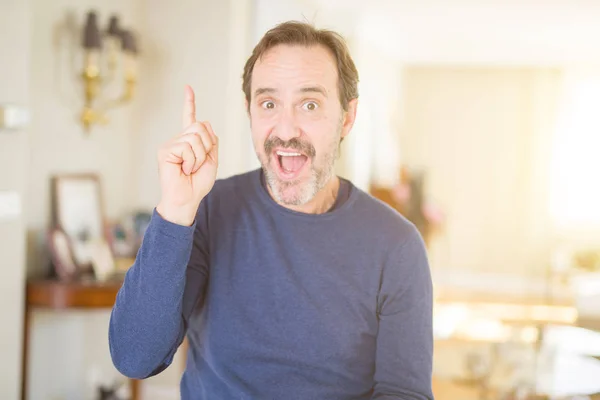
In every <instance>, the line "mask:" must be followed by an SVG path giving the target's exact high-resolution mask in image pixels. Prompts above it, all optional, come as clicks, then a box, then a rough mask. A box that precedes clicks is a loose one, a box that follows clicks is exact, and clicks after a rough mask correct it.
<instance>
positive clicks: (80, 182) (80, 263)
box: [52, 174, 106, 274]
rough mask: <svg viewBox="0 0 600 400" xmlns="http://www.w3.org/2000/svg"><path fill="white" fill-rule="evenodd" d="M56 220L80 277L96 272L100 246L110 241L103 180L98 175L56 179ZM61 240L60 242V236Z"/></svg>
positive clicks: (54, 194) (57, 176)
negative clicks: (105, 214)
mask: <svg viewBox="0 0 600 400" xmlns="http://www.w3.org/2000/svg"><path fill="white" fill-rule="evenodd" d="M52 220H53V227H54V228H55V229H57V230H59V232H63V233H64V235H66V237H67V238H68V241H69V243H70V249H71V252H72V258H73V261H74V262H75V264H76V265H77V269H78V273H79V274H85V273H86V272H92V271H93V266H94V255H95V253H97V252H96V251H95V250H96V249H97V243H98V242H102V241H106V236H105V216H104V210H103V203H102V189H101V185H100V178H99V177H98V176H97V175H95V174H68V175H56V176H53V177H52ZM56 237H57V232H54V236H53V238H54V239H56ZM58 238H59V242H60V241H61V239H60V234H58ZM57 268H58V269H60V268H61V267H58V266H57ZM57 272H58V271H57Z"/></svg>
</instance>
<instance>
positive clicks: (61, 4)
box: [26, 0, 144, 399]
mask: <svg viewBox="0 0 600 400" xmlns="http://www.w3.org/2000/svg"><path fill="white" fill-rule="evenodd" d="M143 4H144V3H143V1H142V0H127V1H117V0H109V1H103V2H100V3H99V2H97V1H92V0H83V1H81V0H77V1H75V0H58V1H52V2H48V1H45V0H32V1H31V12H32V25H31V63H30V65H29V72H30V80H31V91H30V95H31V107H32V112H33V117H34V118H33V121H32V126H31V140H30V146H29V152H30V158H29V160H30V167H29V175H28V181H29V189H28V190H29V193H31V196H29V198H28V202H27V203H26V210H27V221H26V222H27V229H28V236H29V252H28V258H29V259H28V264H29V265H28V275H30V276H40V275H42V274H44V273H46V272H47V268H48V261H47V260H48V258H47V257H48V255H47V252H46V250H45V247H44V244H43V232H44V230H45V229H46V228H47V227H48V226H49V223H50V221H49V217H50V204H51V203H50V195H49V194H50V186H49V183H50V181H49V179H50V176H51V175H53V174H60V173H73V172H76V173H78V172H92V173H97V174H98V175H99V176H100V178H101V179H102V184H103V189H104V206H105V211H106V215H107V217H109V218H111V219H112V218H118V217H120V216H121V215H123V214H124V213H125V212H127V211H130V210H131V209H132V208H134V207H135V206H136V204H135V196H134V194H135V189H136V185H135V180H134V168H135V166H136V163H135V160H134V158H133V157H132V155H133V153H134V145H135V131H136V130H137V119H136V118H135V113H136V107H135V105H134V106H127V107H124V108H121V109H117V110H115V112H113V113H111V114H110V115H109V118H110V124H108V125H107V126H105V127H95V128H94V129H93V130H92V131H91V133H90V134H89V135H86V134H85V133H84V131H83V129H82V127H81V125H80V124H79V123H78V120H77V117H78V112H79V111H80V107H81V98H82V93H81V92H80V91H81V87H80V86H79V74H80V69H79V67H78V66H79V65H80V64H78V62H80V61H81V59H80V58H79V57H80V53H79V51H78V46H79V43H80V41H81V37H80V35H79V34H77V33H76V34H75V35H73V33H72V29H73V28H75V29H79V28H80V27H81V24H82V23H83V22H84V18H85V13H86V12H87V11H88V10H90V9H94V10H96V11H97V12H98V16H99V23H100V26H101V28H104V27H105V26H106V23H107V21H108V18H109V16H110V14H111V13H113V12H115V13H118V14H119V15H120V17H121V19H122V23H123V25H125V26H130V27H133V28H135V29H137V30H139V29H140V27H142V26H143ZM73 23H75V25H73ZM73 50H75V52H74V51H73ZM108 315H109V314H108V311H100V312H98V313H94V314H93V315H90V314H84V313H78V312H71V313H60V314H57V313H51V312H35V313H34V314H33V317H32V330H33V334H32V337H31V341H30V346H31V347H30V358H29V385H28V388H29V389H28V390H29V398H31V399H42V398H53V397H56V398H59V397H60V396H63V397H64V398H70V399H71V398H72V399H87V398H91V397H89V393H90V392H86V389H88V390H89V388H91V387H92V386H93V385H94V383H95V382H94V378H93V371H94V370H98V371H99V372H100V373H101V374H104V375H108V376H110V374H114V373H115V371H114V368H113V367H112V365H111V363H110V359H109V357H108V344H107V337H106V335H107V331H106V326H107V323H108ZM99 354H101V355H103V356H98V355H99ZM57 360H61V361H62V362H61V367H60V368H56V365H57V364H56V363H57ZM73 383H75V384H73Z"/></svg>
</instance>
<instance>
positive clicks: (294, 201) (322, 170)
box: [259, 130, 341, 206]
mask: <svg viewBox="0 0 600 400" xmlns="http://www.w3.org/2000/svg"><path fill="white" fill-rule="evenodd" d="M340 131H341V130H340ZM340 133H341V132H340ZM338 143H339V139H338V140H337V141H334V142H333V146H332V148H330V149H329V151H327V153H326V154H325V155H324V157H323V162H322V165H321V166H319V165H315V164H314V163H312V162H314V159H315V158H316V157H314V158H313V159H312V160H311V166H310V168H311V170H310V178H309V180H308V182H306V183H304V184H302V183H301V182H300V181H293V182H281V181H280V180H279V179H278V178H277V173H276V172H275V171H274V170H273V169H272V168H271V162H277V161H276V160H273V159H270V158H268V157H269V156H267V159H266V160H265V159H264V158H263V157H260V156H259V160H260V163H261V166H262V170H263V172H264V174H265V181H266V182H267V185H269V188H270V189H271V193H272V195H273V197H274V198H275V201H277V202H278V203H279V204H283V205H287V206H301V205H304V204H306V203H308V202H309V201H311V200H312V199H313V198H314V197H315V196H316V195H317V193H319V191H320V190H321V189H323V188H324V187H325V186H326V185H327V183H328V182H329V180H330V179H331V178H332V177H333V175H334V173H335V160H336V159H337V157H338V154H339V144H338ZM301 185H302V186H301ZM293 187H297V188H298V190H297V191H296V193H295V194H294V195H293V196H292V197H290V196H286V195H285V192H286V191H287V190H288V189H291V188H293Z"/></svg>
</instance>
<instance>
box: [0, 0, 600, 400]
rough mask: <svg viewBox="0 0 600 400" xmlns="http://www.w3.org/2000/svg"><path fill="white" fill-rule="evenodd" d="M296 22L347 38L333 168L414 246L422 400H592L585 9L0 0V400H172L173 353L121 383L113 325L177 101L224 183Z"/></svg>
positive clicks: (598, 250) (595, 67) (593, 34)
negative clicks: (348, 106) (273, 58)
mask: <svg viewBox="0 0 600 400" xmlns="http://www.w3.org/2000/svg"><path fill="white" fill-rule="evenodd" d="M288 20H299V21H304V22H308V23H310V24H313V25H314V26H315V27H317V28H325V29H331V30H334V31H336V32H339V33H340V34H341V35H342V36H343V37H344V38H345V40H346V43H347V45H348V48H349V50H350V54H351V56H352V58H353V59H354V62H355V64H356V67H357V70H358V74H359V83H358V92H359V97H358V105H357V114H356V120H355V122H354V126H353V128H352V130H351V133H350V134H349V135H348V136H347V137H345V138H344V141H343V143H341V145H340V153H339V159H338V160H337V162H336V164H335V168H336V169H335V172H336V174H337V175H338V176H339V177H342V178H344V179H345V180H349V181H351V182H352V184H353V185H354V186H355V187H356V188H357V189H358V190H361V191H364V192H366V193H368V194H369V195H370V196H372V197H374V198H376V199H378V201H380V202H383V203H385V204H386V207H390V208H392V209H394V210H395V211H396V212H398V213H400V214H401V215H402V216H403V217H404V218H406V220H408V221H410V222H411V223H412V224H414V226H415V227H416V229H417V230H418V232H419V233H420V235H421V237H422V239H423V243H424V245H425V248H426V252H427V257H428V261H429V268H430V272H431V278H432V282H433V322H432V324H433V339H434V350H433V377H432V382H431V385H432V388H433V389H432V390H433V393H434V395H435V399H437V400H471V399H472V400H484V399H487V400H492V399H493V400H501V399H502V400H517V399H519V400H533V399H537V400H541V399H547V400H550V399H565V400H566V399H570V400H575V399H580V400H581V399H600V379H598V376H600V207H599V206H598V205H599V204H600V186H599V183H598V182H599V181H600V180H599V179H598V177H599V176H600V153H599V149H600V113H599V112H598V107H599V105H600V24H598V21H600V2H594V1H585V0H576V1H565V0H550V1H545V2H539V1H536V0H524V1H519V2H513V1H501V0H482V1H474V0H450V1H447V0H446V1H443V0H425V1H418V2H417V1H410V0H396V1H384V0H372V1H368V2H367V1H359V0H344V1H342V0H280V1H275V0H224V1H207V0H195V1H190V0H172V1H169V2H164V1H158V0H119V1H117V0H104V1H94V0H77V1H76V0H55V1H51V2H50V1H46V0H0V27H1V28H0V54H1V62H0V255H1V256H2V258H1V260H0V316H1V320H0V325H1V326H2V328H1V329H0V354H2V359H3V362H2V364H1V365H0V369H1V370H2V373H1V374H0V398H1V399H6V400H10V399H23V400H96V399H106V400H108V399H112V400H125V399H130V400H170V399H179V398H180V396H181V395H180V382H181V379H182V374H183V373H184V370H185V368H186V362H189V358H188V357H187V354H186V352H187V350H188V346H189V343H188V341H187V340H184V342H183V344H182V345H181V346H180V347H179V350H178V351H177V353H176V354H175V358H174V360H173V362H172V364H171V365H170V366H169V367H168V368H167V369H166V370H164V371H163V372H161V373H160V374H157V375H154V376H152V377H149V378H146V379H129V378H127V377H125V376H124V375H122V374H121V373H119V371H118V370H117V369H116V368H115V366H114V365H113V362H112V360H111V354H110V349H109V341H108V331H109V323H110V318H111V309H112V307H113V304H114V302H115V298H116V296H117V293H118V291H119V289H120V288H121V285H122V283H123V279H124V277H125V276H126V274H127V272H128V271H129V269H130V268H131V266H132V265H133V264H134V262H135V259H136V255H137V254H138V251H139V249H140V246H141V244H142V241H143V238H144V233H145V231H146V229H147V228H148V226H149V224H150V223H151V219H152V216H153V211H154V210H155V207H156V206H157V204H158V203H159V201H160V199H161V186H160V182H159V174H158V166H157V165H158V164H157V151H158V150H159V148H160V146H161V145H162V144H163V143H165V141H167V140H169V139H170V138H172V137H173V136H175V135H177V134H178V133H179V132H180V128H181V126H180V125H181V124H180V120H181V108H182V103H183V99H184V88H185V86H186V85H189V86H191V87H192V88H193V89H194V91H195V107H196V108H195V110H196V115H197V118H198V120H202V121H209V122H210V124H211V126H212V128H213V129H214V132H215V133H216V135H217V136H218V138H219V167H218V172H217V179H225V178H228V177H231V176H234V175H238V174H242V173H245V172H247V171H250V170H254V169H258V168H260V166H261V164H260V162H259V160H258V158H257V156H256V153H255V149H254V146H253V142H252V134H251V126H250V123H249V116H248V111H247V109H246V105H245V98H244V92H243V91H242V72H243V68H244V64H245V63H246V60H247V59H248V57H249V56H250V55H251V53H252V50H253V48H254V46H255V45H256V43H258V41H259V40H260V39H261V37H263V35H264V34H265V32H267V31H268V30H269V29H271V28H272V27H273V26H275V25H276V24H278V23H281V22H284V21H288ZM388 239H390V240H394V238H388ZM390 398H392V397H390ZM394 398H402V399H406V400H408V399H409V398H410V399H415V400H416V399H419V400H420V399H421V397H394ZM422 398H423V399H425V397H422ZM386 399H387V397H386Z"/></svg>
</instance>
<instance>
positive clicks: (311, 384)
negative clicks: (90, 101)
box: [109, 22, 433, 400]
mask: <svg viewBox="0 0 600 400" xmlns="http://www.w3.org/2000/svg"><path fill="white" fill-rule="evenodd" d="M357 83H358V74H357V71H356V68H355V66H354V63H353V61H352V59H351V57H350V55H349V53H348V49H347V47H346V45H345V43H344V41H343V39H342V38H341V37H340V36H339V35H337V34H335V33H333V32H329V31H322V30H316V29H315V28H313V27H312V26H310V25H308V24H304V23H298V22H287V23H283V24H281V25H279V26H277V27H275V28H273V29H272V30H270V31H269V32H267V33H266V35H265V36H264V37H263V39H262V40H261V41H260V43H259V44H258V45H257V46H256V48H255V49H254V51H253V53H252V56H251V57H250V59H249V60H248V62H247V63H246V66H245V69H244V76H243V90H244V92H245V95H246V102H247V104H246V105H247V111H248V116H249V119H250V124H251V128H252V139H253V142H254V147H255V150H256V154H257V156H258V158H259V159H260V162H261V164H262V169H259V170H256V171H252V172H249V173H246V174H243V175H239V176H234V177H232V178H229V179H225V180H219V181H216V182H215V177H216V174H217V164H218V155H217V149H218V139H217V136H216V135H215V133H214V132H213V130H212V128H211V126H210V124H209V123H208V122H198V121H196V117H195V115H196V114H195V105H194V93H193V91H192V90H191V88H189V87H186V92H185V105H184V116H183V132H182V133H181V134H180V135H178V136H177V137H175V138H174V139H173V140H171V141H170V142H168V143H167V144H166V145H165V146H163V147H162V148H161V149H160V151H159V153H158V163H159V175H160V184H161V189H162V197H161V200H160V202H159V204H158V205H157V207H156V209H155V210H154V214H153V216H152V221H151V223H150V226H149V227H148V230H147V231H146V234H145V236H144V240H143V244H142V246H141V248H140V250H139V253H138V255H137V259H136V261H135V264H134V265H133V267H132V268H131V269H130V270H129V271H128V273H127V276H126V279H125V282H124V284H123V287H122V288H121V290H120V292H119V295H118V297H117V300H116V304H115V306H114V309H113V311H112V316H111V321H110V331H109V340H110V350H111V355H112V359H113V362H114V363H115V365H116V367H117V368H118V369H119V371H121V372H122V373H123V374H124V375H127V376H130V377H133V378H146V377H149V376H152V375H155V374H157V373H159V372H161V371H162V370H164V369H165V368H166V367H167V366H168V365H169V364H170V363H171V361H172V359H173V355H174V353H175V351H176V350H177V348H178V347H179V345H180V344H181V343H182V341H183V338H184V337H185V336H186V335H187V338H188V341H189V350H188V354H187V366H186V369H185V372H184V375H183V378H182V380H181V397H182V399H184V400H188V399H210V400H229V399H277V400H292V399H319V400H337V399H339V400H342V399H344V400H345V399H348V400H350V399H353V400H359V399H415V400H425V399H432V398H433V396H432V393H431V367H432V365H431V361H432V326H431V325H432V324H431V322H432V321H431V319H432V287H431V277H430V272H429V266H428V262H427V258H426V253H425V249H424V246H423V242H422V240H421V237H420V236H419V234H418V232H417V230H416V229H415V227H414V226H413V225H412V224H411V223H409V222H408V221H407V220H406V219H404V218H403V217H402V216H400V215H399V214H397V213H396V212H395V211H393V210H392V209H391V208H389V207H387V206H385V205H383V204H382V203H380V202H379V201H377V200H375V199H373V198H372V197H370V196H369V195H368V194H366V193H364V192H362V191H360V190H359V189H357V188H356V187H354V186H353V185H352V183H350V182H349V181H347V180H344V179H341V178H338V177H337V176H335V174H334V161H335V159H336V157H337V155H338V149H339V146H340V142H341V141H342V139H343V138H344V137H345V136H346V135H347V134H348V133H349V132H350V130H351V128H352V125H353V123H354V118H355V115H356V106H357V97H358V93H357Z"/></svg>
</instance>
